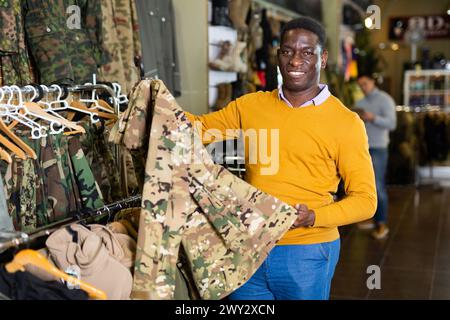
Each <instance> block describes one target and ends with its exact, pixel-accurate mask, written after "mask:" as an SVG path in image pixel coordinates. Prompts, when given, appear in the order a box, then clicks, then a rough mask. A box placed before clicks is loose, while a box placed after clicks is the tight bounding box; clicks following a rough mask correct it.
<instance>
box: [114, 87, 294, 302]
mask: <svg viewBox="0 0 450 320" xmlns="http://www.w3.org/2000/svg"><path fill="white" fill-rule="evenodd" d="M153 82H157V84H158V86H159V90H158V92H157V94H156V96H155V99H154V101H155V104H154V106H151V108H147V109H146V110H144V109H143V107H144V106H145V103H143V104H142V105H136V106H135V105H133V104H130V105H129V109H131V110H127V112H126V113H124V116H125V117H127V116H126V115H127V114H128V118H127V121H124V122H122V125H123V126H124V127H125V130H124V131H123V135H122V138H121V139H119V140H121V141H122V143H125V141H126V145H128V146H140V145H142V144H143V141H145V139H149V142H148V146H149V147H148V154H147V158H146V166H145V183H144V187H143V193H142V211H141V216H140V223H139V231H138V242H137V253H136V262H135V270H134V281H133V292H132V297H133V298H134V299H156V300H159V299H174V298H175V295H174V292H175V289H176V275H177V271H178V270H177V261H178V259H179V252H180V248H181V247H182V248H183V249H182V251H184V254H185V256H186V259H187V260H188V261H189V263H188V265H189V266H190V270H189V272H190V274H191V276H192V279H193V281H194V284H195V288H196V289H197V291H198V294H199V297H200V298H201V299H222V298H224V297H225V296H227V295H228V294H230V293H231V292H233V291H234V290H236V289H237V288H238V287H240V286H241V285H243V284H244V283H245V282H246V281H247V280H248V279H249V278H250V277H251V276H252V275H253V273H254V272H255V271H256V270H257V268H258V267H259V266H260V265H261V264H262V263H263V261H264V260H265V258H266V257H267V255H268V253H269V252H270V250H271V249H272V248H273V247H274V246H275V245H276V243H277V241H278V240H279V239H280V238H281V237H282V236H283V234H284V233H285V232H286V231H288V229H289V228H290V226H291V225H292V223H293V222H294V220H295V219H296V210H295V209H294V208H293V207H291V206H289V205H287V204H285V203H283V202H281V201H280V200H278V199H276V198H275V197H273V196H270V195H267V194H265V193H263V192H262V191H260V190H258V189H256V188H254V187H253V186H251V185H249V184H248V183H246V182H245V181H243V180H241V179H239V178H238V177H236V176H235V175H233V174H232V173H230V172H229V171H227V170H226V169H225V168H223V167H222V166H220V165H216V164H214V163H213V161H212V159H211V158H210V156H209V154H208V153H207V151H206V149H205V148H204V147H203V146H202V145H201V144H200V145H199V147H197V148H194V146H193V143H192V141H194V140H192V139H194V138H196V139H198V140H197V141H200V140H199V137H198V136H197V133H196V132H195V131H194V130H193V129H192V125H191V124H190V122H189V121H188V119H187V118H186V116H185V114H184V112H183V110H182V109H181V107H180V106H179V105H178V104H177V102H176V101H175V99H174V97H173V96H172V94H171V93H170V92H169V91H168V90H167V88H166V87H165V85H164V84H163V83H162V82H161V81H157V80H155V81H151V82H150V81H142V82H141V83H140V84H139V85H138V86H137V87H136V90H148V89H149V87H155V86H152V83H153ZM133 94H134V92H133ZM152 94H153V91H152ZM136 96H139V97H148V95H147V94H146V93H145V92H140V93H139V94H136ZM149 101H151V99H150V100H149ZM141 102H142V101H141ZM150 110H153V111H152V114H151V115H150V114H149V113H150ZM150 118H151V119H152V120H151V126H149V123H150V122H149V121H150ZM119 123H120V122H119ZM123 123H125V125H124V124H123ZM118 125H119V124H118ZM134 126H136V128H141V129H142V128H145V129H146V130H147V131H144V130H141V129H139V130H136V129H135V127H134ZM122 129H123V128H122ZM115 132H116V133H118V132H120V130H116V131H115ZM112 138H114V137H112ZM195 146H198V145H197V144H195ZM194 156H195V158H194ZM189 157H192V158H191V159H190V161H188V159H189ZM194 160H195V161H194Z"/></svg>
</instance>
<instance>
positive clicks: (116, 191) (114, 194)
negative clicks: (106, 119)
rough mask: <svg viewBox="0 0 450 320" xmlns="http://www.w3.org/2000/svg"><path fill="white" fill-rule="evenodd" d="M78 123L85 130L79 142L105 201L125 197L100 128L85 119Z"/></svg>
mask: <svg viewBox="0 0 450 320" xmlns="http://www.w3.org/2000/svg"><path fill="white" fill-rule="evenodd" d="M78 124H79V125H81V126H82V127H83V128H84V130H85V131H86V133H85V134H83V135H81V136H80V137H79V139H80V143H81V146H82V149H83V152H84V154H85V157H86V160H87V162H88V165H89V167H90V168H91V170H92V173H93V174H94V178H95V181H97V183H98V184H99V187H100V190H101V193H102V195H103V198H104V200H105V202H106V203H112V202H115V201H118V200H120V199H123V198H125V197H124V196H123V194H122V190H121V186H120V177H119V172H118V170H117V166H116V165H115V162H114V158H113V155H112V153H111V150H110V148H109V146H108V143H107V141H106V138H105V136H104V134H103V132H102V130H101V129H99V128H97V126H96V124H91V123H90V121H89V122H88V121H87V120H82V121H81V122H79V123H78Z"/></svg>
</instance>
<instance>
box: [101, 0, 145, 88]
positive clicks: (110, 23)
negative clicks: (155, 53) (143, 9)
mask: <svg viewBox="0 0 450 320" xmlns="http://www.w3.org/2000/svg"><path fill="white" fill-rule="evenodd" d="M101 10H102V17H103V19H104V23H103V35H104V37H103V47H104V48H107V50H108V52H109V55H110V56H111V62H110V63H108V64H106V65H104V66H102V67H101V68H100V69H99V74H100V80H103V81H110V82H118V83H119V84H120V86H121V88H122V91H123V92H125V93H128V92H130V90H131V88H132V87H133V86H134V84H135V83H136V82H138V81H139V79H140V74H139V69H138V68H137V67H136V66H135V63H134V58H135V57H136V56H138V57H141V56H142V54H141V41H140V38H139V25H138V23H137V16H136V7H135V3H134V1H133V0H113V1H106V0H102V1H101Z"/></svg>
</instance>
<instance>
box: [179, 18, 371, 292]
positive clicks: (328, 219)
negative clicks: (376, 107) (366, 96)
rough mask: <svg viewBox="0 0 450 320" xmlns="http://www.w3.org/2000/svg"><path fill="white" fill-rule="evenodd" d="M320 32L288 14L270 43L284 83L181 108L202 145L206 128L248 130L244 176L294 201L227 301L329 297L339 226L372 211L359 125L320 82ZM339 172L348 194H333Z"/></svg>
mask: <svg viewBox="0 0 450 320" xmlns="http://www.w3.org/2000/svg"><path fill="white" fill-rule="evenodd" d="M325 39H326V36H325V30H324V28H323V26H322V25H321V24H320V23H318V22H317V21H315V20H313V19H310V18H306V17H302V18H298V19H295V20H292V21H290V22H289V23H287V24H286V25H285V26H284V28H283V30H282V33H281V45H280V49H279V51H278V63H279V67H280V71H281V74H282V77H283V85H282V86H280V87H279V88H278V89H277V90H274V91H272V92H257V93H251V94H247V95H244V96H242V97H240V98H238V99H236V100H235V101H232V102H231V103H230V104H229V105H228V106H226V107H225V108H224V109H222V110H220V111H217V112H213V113H210V114H206V115H203V116H194V115H192V114H187V115H188V118H189V120H190V121H191V122H192V123H193V124H194V125H197V127H199V128H200V130H201V131H202V132H201V134H202V135H201V136H202V137H203V142H204V143H209V142H211V141H213V140H212V138H213V137H214V134H213V135H211V134H209V135H207V133H208V132H211V130H213V131H214V130H215V131H214V132H216V133H217V131H219V132H222V133H223V137H222V138H223V139H226V138H230V137H231V135H230V131H229V129H241V130H242V132H243V134H244V137H245V136H247V137H253V138H254V137H255V135H251V134H246V133H247V132H249V131H252V132H256V133H257V134H256V138H257V140H258V141H257V143H255V141H254V140H255V139H253V141H251V142H253V144H250V145H249V144H246V145H245V159H246V177H245V179H246V181H247V182H249V183H250V184H252V185H253V186H255V187H257V188H259V189H260V190H262V191H264V192H266V193H268V194H271V195H273V196H275V197H277V198H278V199H280V200H282V201H284V202H286V203H289V204H290V205H293V206H296V208H297V209H298V219H297V220H296V222H295V223H294V227H293V228H292V229H291V230H290V231H288V232H287V233H286V234H285V235H284V237H283V238H282V239H281V240H280V241H279V242H278V244H277V246H276V247H275V248H274V249H273V250H272V251H271V252H270V254H269V256H268V258H267V259H266V261H265V262H264V264H263V265H262V266H261V267H260V268H259V269H258V271H257V272H256V273H255V274H254V275H253V277H252V278H251V279H249V281H248V282H246V283H245V284H244V285H243V286H242V287H240V288H239V289H238V290H236V291H235V292H233V293H232V294H231V295H230V299H236V300H254V299H258V300H266V299H283V300H289V299H295V300H297V299H328V298H329V294H330V285H331V280H332V278H333V274H334V270H335V267H336V264H337V261H338V258H339V250H340V240H339V232H338V228H337V227H338V226H342V225H346V224H351V223H355V222H359V221H362V220H366V219H369V218H370V217H372V216H373V214H374V213H375V210H376V204H377V198H376V189H375V178H374V172H373V167H372V162H371V158H370V155H369V147H368V138H367V134H366V131H365V127H364V123H363V122H362V121H361V120H360V118H359V117H358V115H357V114H356V113H354V112H352V111H350V110H349V109H347V108H346V107H345V106H344V105H343V104H342V103H341V102H340V101H339V100H338V99H337V98H336V97H334V96H333V95H331V94H330V92H329V91H328V87H327V86H326V85H323V84H320V83H319V80H320V71H321V69H323V68H325V66H326V63H327V57H328V52H327V50H326V48H325ZM198 124H200V125H199V126H198ZM203 134H204V135H203ZM249 140H251V139H249ZM263 149H265V150H263ZM263 155H266V156H263ZM267 155H271V161H267ZM263 160H264V161H263ZM341 178H342V179H343V181H344V185H345V191H346V197H345V198H344V199H342V200H340V201H335V199H334V197H333V195H334V193H335V192H336V191H337V187H338V184H339V181H340V179H341Z"/></svg>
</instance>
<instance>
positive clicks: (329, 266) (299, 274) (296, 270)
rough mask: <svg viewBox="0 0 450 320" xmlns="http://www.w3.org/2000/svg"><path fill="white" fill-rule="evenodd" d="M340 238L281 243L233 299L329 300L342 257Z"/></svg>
mask: <svg viewBox="0 0 450 320" xmlns="http://www.w3.org/2000/svg"><path fill="white" fill-rule="evenodd" d="M340 246H341V242H340V239H337V240H335V241H332V242H324V243H318V244H308V245H282V246H281V245H280V246H275V248H274V249H273V250H272V251H271V252H270V253H269V255H268V257H267V259H266V260H265V261H264V263H263V264H262V265H261V267H259V269H258V270H257V271H256V272H255V274H254V275H253V276H252V277H251V278H250V279H249V280H248V281H247V282H246V283H245V284H244V285H243V286H241V287H240V288H238V289H237V290H236V291H234V292H233V293H232V294H231V295H230V296H229V299H230V300H327V299H329V296H330V288H331V280H332V279H333V275H334V270H335V268H336V264H337V262H338V260H339V251H340Z"/></svg>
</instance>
